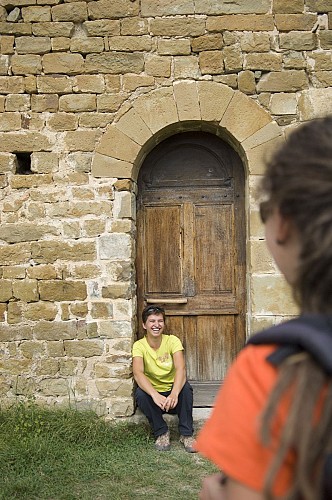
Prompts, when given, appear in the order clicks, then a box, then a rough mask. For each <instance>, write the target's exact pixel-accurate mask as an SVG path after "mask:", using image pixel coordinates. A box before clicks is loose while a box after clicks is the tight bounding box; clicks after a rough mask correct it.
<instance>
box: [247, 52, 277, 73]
mask: <svg viewBox="0 0 332 500" xmlns="http://www.w3.org/2000/svg"><path fill="white" fill-rule="evenodd" d="M245 68H246V69H251V70H260V71H281V69H282V56H281V54H272V53H270V54H262V53H257V54H255V53H250V54H247V55H246V57H245Z"/></svg>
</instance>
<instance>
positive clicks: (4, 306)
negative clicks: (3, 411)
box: [0, 304, 7, 393]
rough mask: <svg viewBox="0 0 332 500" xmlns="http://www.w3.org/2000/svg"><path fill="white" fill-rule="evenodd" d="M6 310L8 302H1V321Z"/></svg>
mask: <svg viewBox="0 0 332 500" xmlns="http://www.w3.org/2000/svg"><path fill="white" fill-rule="evenodd" d="M6 312H7V304H0V321H5V315H6ZM0 385H1V384H0ZM0 393H1V390H0Z"/></svg>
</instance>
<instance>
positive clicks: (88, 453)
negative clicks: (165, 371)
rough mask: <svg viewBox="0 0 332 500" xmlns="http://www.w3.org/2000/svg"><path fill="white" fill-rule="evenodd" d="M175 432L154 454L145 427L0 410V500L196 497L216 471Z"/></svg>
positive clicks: (61, 413)
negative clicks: (165, 448) (204, 480)
mask: <svg viewBox="0 0 332 500" xmlns="http://www.w3.org/2000/svg"><path fill="white" fill-rule="evenodd" d="M172 433H173V434H172V435H171V437H172V439H173V440H175V441H174V443H172V450H171V451H169V452H158V451H155V449H154V441H153V439H152V437H151V433H150V430H149V428H148V426H146V425H144V424H128V423H126V424H110V423H106V422H104V421H103V420H100V419H98V417H97V416H95V414H93V413H88V412H77V411H74V410H56V411H55V410H53V411H52V410H47V409H42V408H38V407H37V406H35V405H34V404H28V405H23V404H18V405H16V406H14V407H12V408H10V409H6V410H3V411H0V478H1V479H0V499H1V500H14V499H20V500H25V499H29V500H37V499H38V500H74V499H75V500H76V499H80V500H92V499H93V500H95V499H102V500H103V499H105V500H106V499H112V500H118V499H119V500H133V499H135V500H136V499H147V500H150V499H151V500H156V499H158V500H163V499H186V500H190V499H197V496H198V492H199V490H200V485H201V480H202V478H203V477H204V476H206V475H207V474H210V473H212V472H214V471H215V468H214V467H213V466H212V465H211V464H210V463H209V462H207V461H206V460H204V459H203V458H202V457H201V456H200V455H199V454H189V453H186V452H185V451H184V449H183V447H182V445H180V444H179V443H178V435H177V433H176V432H175V431H172Z"/></svg>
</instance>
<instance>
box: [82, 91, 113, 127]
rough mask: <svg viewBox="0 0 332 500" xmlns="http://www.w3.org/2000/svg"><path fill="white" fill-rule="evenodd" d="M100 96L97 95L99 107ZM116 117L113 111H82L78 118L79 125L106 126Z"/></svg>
mask: <svg viewBox="0 0 332 500" xmlns="http://www.w3.org/2000/svg"><path fill="white" fill-rule="evenodd" d="M99 97H103V96H97V109H99V108H98V101H99ZM113 119H114V115H113V113H107V112H104V111H103V112H100V113H99V112H92V113H82V114H80V116H79V118H78V124H79V127H82V128H106V127H107V125H109V123H110V122H111V121H112V120H113Z"/></svg>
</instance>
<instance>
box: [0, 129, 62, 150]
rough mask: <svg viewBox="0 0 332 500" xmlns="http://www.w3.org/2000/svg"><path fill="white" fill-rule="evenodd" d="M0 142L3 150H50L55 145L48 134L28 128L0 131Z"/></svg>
mask: <svg viewBox="0 0 332 500" xmlns="http://www.w3.org/2000/svg"><path fill="white" fill-rule="evenodd" d="M0 142H1V149H2V151H3V152H5V151H7V152H13V151H15V152H19V151H22V152H25V151H50V150H51V149H52V146H53V144H52V142H51V141H50V140H49V138H48V137H47V136H46V135H44V134H41V133H39V132H33V131H28V130H27V131H24V132H22V131H19V132H13V133H0Z"/></svg>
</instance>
